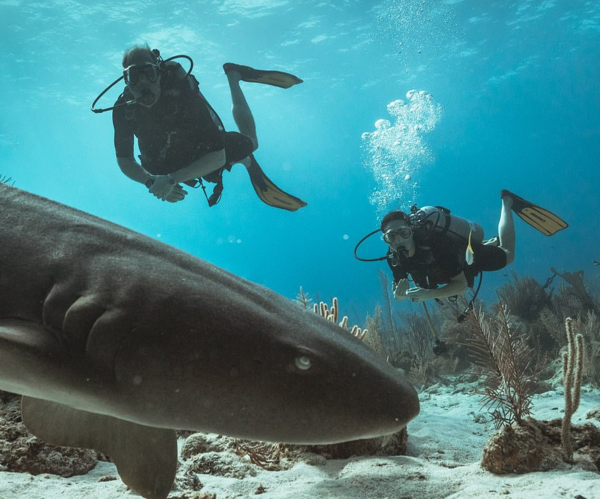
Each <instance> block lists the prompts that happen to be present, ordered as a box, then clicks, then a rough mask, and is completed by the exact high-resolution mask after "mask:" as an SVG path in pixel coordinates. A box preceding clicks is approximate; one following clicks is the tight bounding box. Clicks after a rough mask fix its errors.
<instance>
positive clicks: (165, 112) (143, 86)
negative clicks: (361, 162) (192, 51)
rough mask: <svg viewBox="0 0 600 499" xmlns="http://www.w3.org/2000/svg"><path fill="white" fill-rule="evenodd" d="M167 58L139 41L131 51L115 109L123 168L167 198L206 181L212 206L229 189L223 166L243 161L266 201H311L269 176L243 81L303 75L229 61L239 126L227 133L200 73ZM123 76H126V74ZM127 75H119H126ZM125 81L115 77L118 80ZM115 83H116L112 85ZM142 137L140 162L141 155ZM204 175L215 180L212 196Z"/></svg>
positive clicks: (287, 82)
mask: <svg viewBox="0 0 600 499" xmlns="http://www.w3.org/2000/svg"><path fill="white" fill-rule="evenodd" d="M178 57H184V58H186V59H188V60H189V61H190V62H191V63H192V66H193V62H192V61H191V59H190V58H189V57H188V56H175V57H171V58H169V59H167V60H163V59H162V57H161V56H160V52H159V51H158V50H156V49H154V50H151V49H150V47H149V46H148V45H136V46H134V47H132V48H130V49H128V50H127V51H126V52H125V54H124V56H123V79H124V81H125V84H126V87H125V90H124V91H123V93H122V94H121V95H120V96H119V98H118V100H117V102H116V103H115V105H114V106H113V107H112V108H107V109H94V105H95V104H96V102H97V101H98V99H99V98H100V97H101V96H102V95H103V94H104V93H105V92H106V91H107V90H108V89H109V88H111V87H108V88H107V89H106V90H105V91H104V92H103V93H102V94H100V96H98V98H97V99H96V101H95V102H94V104H92V111H94V112H103V111H107V110H111V109H112V111H113V126H114V131H115V137H114V143H115V150H116V155H117V162H118V164H119V167H120V168H121V171H122V172H123V173H124V174H125V175H126V176H127V177H129V178H130V179H132V180H134V181H136V182H139V183H141V184H142V185H145V186H146V187H147V188H148V189H149V191H150V193H151V194H153V195H154V196H155V197H157V198H158V199H160V200H162V201H168V202H171V203H176V202H178V201H181V200H183V199H184V198H185V196H186V195H187V191H186V190H185V189H184V187H183V186H182V184H185V185H188V186H190V187H198V186H202V189H203V190H204V194H205V196H206V198H207V200H208V204H209V206H213V205H215V204H217V203H218V202H219V201H220V199H221V193H222V191H223V172H224V170H228V171H230V170H231V168H232V166H233V165H234V164H236V163H242V164H243V165H244V166H245V167H246V169H247V171H248V173H249V175H250V180H251V182H252V185H253V187H254V189H255V191H256V193H257V195H258V196H259V197H260V199H261V200H262V201H263V202H265V203H266V204H268V205H270V206H273V207H276V208H282V209H285V210H289V211H295V210H297V209H299V208H302V207H303V206H306V203H305V202H304V201H302V200H301V199H299V198H297V197H295V196H292V195H290V194H288V193H286V192H284V191H282V190H281V189H279V188H278V187H277V186H276V185H275V184H273V182H272V181H271V180H270V179H269V178H268V177H267V176H266V175H265V173H264V172H263V170H262V169H261V167H260V165H259V164H258V163H257V161H256V159H255V157H254V154H253V152H254V151H255V150H256V149H257V148H258V139H257V136H256V126H255V123H254V118H253V116H252V112H251V111H250V108H249V106H248V103H247V102H246V98H245V97H244V94H243V92H242V90H241V88H240V81H245V82H255V83H263V84H266V85H273V86H276V87H280V88H289V87H291V86H293V85H296V84H299V83H302V80H301V79H299V78H297V77H296V76H294V75H291V74H289V73H283V72H281V71H262V70H256V69H253V68H251V67H248V66H242V65H238V64H233V63H227V64H224V65H223V69H224V71H225V74H226V75H227V78H228V81H229V88H230V91H231V97H232V102H233V109H232V112H233V118H234V120H235V123H236V125H237V127H238V129H239V132H226V131H225V129H224V127H223V123H222V122H221V120H220V118H219V116H218V115H217V113H216V112H215V111H214V110H213V108H212V107H211V105H210V104H209V103H208V101H207V100H206V99H205V98H204V96H203V95H202V93H201V92H200V89H199V84H198V81H197V80H196V78H195V77H194V76H193V75H192V74H191V70H192V68H190V70H189V71H188V72H186V71H185V70H184V69H183V67H182V66H181V65H180V64H179V63H177V62H174V61H173V59H176V58H178ZM120 79H121V78H120ZM120 79H119V80H120ZM119 80H117V81H115V82H114V83H113V85H114V84H115V83H117V82H118V81H119ZM111 86H112V85H111ZM134 136H135V137H137V139H138V146H139V149H140V153H141V154H140V156H139V158H140V162H139V163H138V161H136V159H135V158H134V150H133V146H134ZM203 179H204V180H206V181H208V182H212V183H215V184H216V186H215V187H214V190H213V193H212V195H211V196H210V197H209V196H208V195H207V193H206V189H205V187H204V183H203Z"/></svg>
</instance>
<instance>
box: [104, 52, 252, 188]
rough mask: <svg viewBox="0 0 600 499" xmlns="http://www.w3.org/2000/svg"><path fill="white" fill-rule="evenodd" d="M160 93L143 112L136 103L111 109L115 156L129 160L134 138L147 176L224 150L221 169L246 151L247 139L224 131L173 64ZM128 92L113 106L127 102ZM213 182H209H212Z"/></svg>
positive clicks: (248, 149) (249, 146)
mask: <svg viewBox="0 0 600 499" xmlns="http://www.w3.org/2000/svg"><path fill="white" fill-rule="evenodd" d="M165 67H166V70H165V71H164V72H163V73H162V76H161V95H160V98H159V100H158V102H156V104H154V106H152V107H150V108H148V107H145V106H142V105H139V104H133V105H130V106H121V107H117V108H115V109H114V110H113V125H114V129H115V150H116V153H117V158H133V142H134V141H133V137H134V135H135V136H136V137H137V139H138V147H139V149H140V153H141V154H140V159H141V163H142V166H143V167H144V169H146V170H147V171H148V172H149V173H151V174H153V175H166V174H168V173H172V172H175V171H177V170H180V169H182V168H184V167H186V166H188V165H189V164H190V163H192V162H193V161H195V160H197V159H199V158H201V157H202V156H204V155H205V154H207V153H209V152H213V151H219V150H221V149H225V152H226V158H227V159H226V163H225V165H223V167H224V168H230V165H231V164H232V163H234V162H236V161H239V160H240V159H243V158H245V157H246V156H248V155H249V154H251V153H252V149H253V146H252V141H251V140H250V138H248V137H246V136H244V135H242V134H240V133H238V132H225V130H224V128H223V125H222V123H221V120H220V119H219V117H218V116H217V115H216V114H215V112H214V111H213V110H212V108H211V107H210V105H209V104H208V102H207V101H206V100H205V99H204V97H203V96H202V94H201V93H200V91H199V89H198V83H197V81H196V79H195V78H194V77H193V76H192V75H188V76H187V77H186V76H185V75H186V73H185V71H184V70H183V68H182V67H181V66H180V65H179V64H177V63H175V62H168V63H166V64H165ZM132 98H133V96H132V95H131V92H130V91H129V89H127V88H125V91H124V92H123V93H122V94H121V95H120V96H119V99H118V100H117V102H116V104H121V103H123V102H126V101H128V100H131V99H132ZM213 181H214V180H213Z"/></svg>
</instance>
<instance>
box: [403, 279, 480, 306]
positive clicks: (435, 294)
mask: <svg viewBox="0 0 600 499" xmlns="http://www.w3.org/2000/svg"><path fill="white" fill-rule="evenodd" d="M468 287H469V286H468V285H467V278H466V277H465V273H464V272H461V273H460V274H458V275H457V276H454V277H451V278H450V282H449V283H448V284H446V285H445V286H442V287H440V288H435V289H425V288H412V289H409V290H408V291H407V292H406V297H407V298H410V299H411V300H412V301H425V300H431V299H433V298H448V297H449V296H456V295H461V294H463V293H464V292H465V291H467V288H468Z"/></svg>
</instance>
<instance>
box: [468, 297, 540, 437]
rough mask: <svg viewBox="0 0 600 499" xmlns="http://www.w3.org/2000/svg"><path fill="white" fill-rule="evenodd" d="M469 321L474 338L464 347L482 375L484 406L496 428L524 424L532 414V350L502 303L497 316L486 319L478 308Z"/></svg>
mask: <svg viewBox="0 0 600 499" xmlns="http://www.w3.org/2000/svg"><path fill="white" fill-rule="evenodd" d="M470 320H471V321H472V323H473V326H474V327H473V333H474V335H473V337H472V338H470V339H469V340H468V341H467V347H468V348H469V351H470V352H471V354H472V355H473V358H474V360H475V363H476V364H477V365H479V366H480V367H482V368H483V369H484V372H485V389H484V392H483V393H481V395H483V407H484V408H488V410H489V412H490V413H491V415H492V418H493V420H494V422H495V424H496V427H501V426H507V425H510V424H512V423H513V422H516V423H517V424H523V421H524V418H525V417H526V416H528V415H530V413H531V399H532V396H533V390H532V385H533V383H532V381H533V378H534V374H533V373H532V372H531V349H530V348H529V347H528V346H527V343H526V341H525V340H524V338H523V337H522V336H520V335H519V334H518V333H517V331H516V328H515V326H514V318H513V317H511V315H510V313H509V311H508V307H507V306H506V305H505V304H501V305H500V306H499V307H498V315H497V317H489V318H488V317H487V316H486V315H485V314H484V313H483V312H482V311H481V309H474V310H473V313H472V314H471V316H470Z"/></svg>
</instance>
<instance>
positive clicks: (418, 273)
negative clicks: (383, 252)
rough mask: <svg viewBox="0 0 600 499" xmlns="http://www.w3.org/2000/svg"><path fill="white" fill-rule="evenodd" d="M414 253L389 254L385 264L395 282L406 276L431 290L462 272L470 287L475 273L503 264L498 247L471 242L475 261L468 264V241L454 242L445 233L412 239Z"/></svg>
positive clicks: (500, 267) (503, 258) (504, 258)
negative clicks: (411, 254) (422, 238)
mask: <svg viewBox="0 0 600 499" xmlns="http://www.w3.org/2000/svg"><path fill="white" fill-rule="evenodd" d="M415 245H416V247H415V254H414V255H413V256H412V257H411V258H405V257H403V256H397V255H392V253H391V251H390V252H388V254H389V255H391V258H388V265H389V266H390V269H391V270H392V273H393V275H394V282H398V281H399V280H400V279H406V278H407V277H408V276H409V275H410V277H411V279H412V280H413V282H414V283H415V285H416V286H418V287H420V288H426V289H434V288H437V287H438V286H443V285H445V284H448V283H450V281H451V280H452V278H453V277H456V276H458V275H459V274H460V273H461V272H464V273H465V277H466V279H467V284H468V286H469V287H473V282H474V280H475V276H477V275H478V274H479V272H481V271H485V272H489V271H494V270H500V269H502V268H504V267H506V253H504V251H503V250H502V249H501V248H499V247H497V246H485V245H483V244H473V245H472V247H473V251H474V253H475V261H474V263H473V265H467V263H466V261H465V252H466V249H467V243H466V241H465V242H457V241H456V240H454V239H453V238H451V237H449V236H448V235H440V234H434V235H432V236H430V238H429V239H428V240H427V241H418V240H417V238H415Z"/></svg>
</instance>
